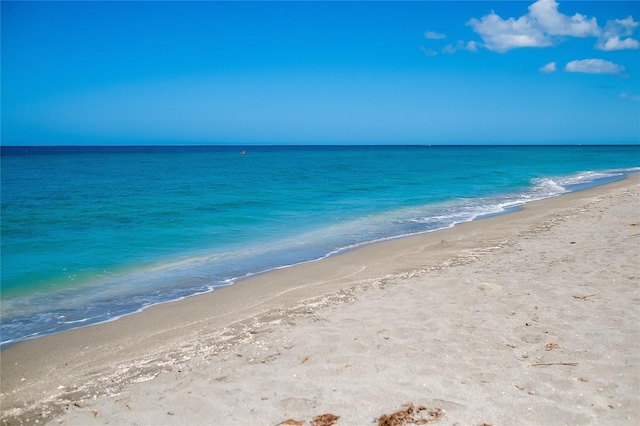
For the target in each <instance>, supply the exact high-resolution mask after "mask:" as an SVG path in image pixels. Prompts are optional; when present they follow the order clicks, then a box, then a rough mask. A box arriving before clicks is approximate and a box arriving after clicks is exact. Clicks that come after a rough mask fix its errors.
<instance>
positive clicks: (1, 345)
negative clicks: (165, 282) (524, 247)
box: [0, 167, 640, 352]
mask: <svg viewBox="0 0 640 426" xmlns="http://www.w3.org/2000/svg"><path fill="white" fill-rule="evenodd" d="M603 173H620V175H618V176H613V177H608V178H604V180H605V181H607V182H605V183H601V184H597V185H594V182H595V181H592V182H589V183H587V184H586V185H587V186H586V187H584V185H585V184H572V185H573V186H577V187H578V189H573V190H568V192H566V193H558V194H554V195H548V196H546V197H544V198H540V199H534V200H532V201H522V202H520V203H518V204H515V205H509V206H507V207H502V208H503V210H502V211H497V212H490V213H481V214H479V215H478V216H476V217H474V218H473V219H468V220H463V221H461V222H454V223H452V224H451V225H449V226H447V227H443V228H436V229H431V230H426V231H417V232H410V233H406V234H401V235H394V236H389V237H381V238H377V239H373V240H368V241H363V242H357V243H354V244H352V245H350V246H345V247H340V248H337V249H335V250H333V251H330V252H328V253H326V254H324V255H322V256H320V257H317V258H312V259H309V260H303V261H300V262H298V263H292V264H284V265H281V266H275V267H271V268H268V269H265V270H262V271H258V272H251V273H247V274H246V275H241V276H237V277H233V278H229V279H227V280H226V281H227V282H228V283H226V284H219V285H217V286H215V287H213V288H210V289H209V290H203V291H198V292H195V293H193V294H188V295H185V296H181V297H178V298H175V299H169V300H163V301H159V302H154V303H151V304H149V305H146V306H142V307H139V308H138V309H136V310H134V311H131V312H128V313H123V314H119V315H117V316H114V317H110V318H107V319H103V320H100V321H98V322H95V323H89V324H86V325H79V326H76V327H73V328H67V329H62V330H59V331H53V332H50V333H47V334H38V335H35V336H30V337H26V338H19V339H17V340H15V339H14V340H8V341H6V342H4V341H0V352H1V351H2V350H5V349H7V348H9V347H11V346H14V345H16V344H18V343H21V342H25V341H30V340H34V339H39V338H42V337H48V336H55V335H58V334H60V333H64V332H68V331H73V330H77V329H81V328H85V327H92V326H95V325H101V324H106V323H109V322H113V321H117V320H119V319H121V318H123V317H127V316H130V315H137V314H139V313H141V312H143V311H145V310H147V309H149V308H153V307H154V306H159V305H164V304H167V303H175V302H179V301H181V300H184V299H188V298H190V297H197V296H201V295H204V294H208V293H211V292H214V291H219V290H221V289H222V288H224V287H227V286H231V285H235V284H236V283H239V282H242V281H245V280H248V279H253V278H256V277H258V276H261V275H263V274H268V273H270V272H273V271H277V270H280V269H287V268H291V267H297V266H299V265H303V264H305V263H313V262H318V261H322V260H324V259H326V258H329V257H333V256H340V255H342V254H345V253H348V252H350V251H353V250H358V249H361V248H363V247H365V246H369V245H373V244H380V243H386V242H388V241H393V240H397V239H403V238H407V237H416V236H420V235H423V234H427V233H431V232H438V231H443V230H447V229H450V228H453V227H455V226H459V225H461V224H463V223H467V222H475V221H478V220H484V219H488V218H491V217H497V216H502V215H507V214H511V213H514V212H517V211H520V210H522V209H523V208H524V207H525V206H526V205H527V204H529V203H531V202H537V201H542V200H546V199H551V198H555V197H559V196H564V195H568V194H572V193H574V192H580V191H584V190H589V189H594V188H598V187H600V186H605V185H608V184H611V183H616V182H620V181H623V180H625V179H627V178H628V177H629V176H632V175H634V174H640V168H638V167H635V168H628V169H615V170H607V171H604V172H603ZM572 185H569V186H572ZM581 186H582V187H581ZM90 319H91V318H89V320H90ZM86 321H87V319H80V320H76V321H73V322H78V323H82V322H86Z"/></svg>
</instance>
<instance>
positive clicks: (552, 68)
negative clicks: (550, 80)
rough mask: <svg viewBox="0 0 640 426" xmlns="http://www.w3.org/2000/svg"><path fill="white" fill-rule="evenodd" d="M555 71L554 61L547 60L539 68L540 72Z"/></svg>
mask: <svg viewBox="0 0 640 426" xmlns="http://www.w3.org/2000/svg"><path fill="white" fill-rule="evenodd" d="M556 71H557V67H556V63H555V62H549V63H548V64H547V65H545V66H543V67H542V68H540V72H544V73H552V72H556Z"/></svg>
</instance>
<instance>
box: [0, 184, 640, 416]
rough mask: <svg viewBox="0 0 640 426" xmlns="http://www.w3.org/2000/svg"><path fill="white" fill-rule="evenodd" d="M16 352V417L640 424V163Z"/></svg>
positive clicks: (5, 405) (7, 398) (11, 386)
mask: <svg viewBox="0 0 640 426" xmlns="http://www.w3.org/2000/svg"><path fill="white" fill-rule="evenodd" d="M1 357H2V359H1V379H2V382H1V390H2V424H21V423H23V422H24V423H29V424H34V423H35V422H36V421H37V422H39V424H42V423H45V422H47V421H48V422H49V423H50V424H54V425H57V424H62V425H105V424H110V425H163V424H167V425H174V424H175V425H185V424H194V425H195V424H210V425H277V424H287V425H295V424H299V425H302V424H304V425H311V424H314V423H313V422H314V421H316V423H315V424H317V425H321V424H326V425H329V424H333V423H335V424H337V425H370V424H378V423H381V424H384V423H383V422H384V421H387V424H390V425H391V424H398V425H400V424H412V423H410V422H409V421H410V420H416V421H419V420H421V419H422V420H424V421H425V422H426V421H430V422H432V423H433V424H438V425H483V424H491V425H564V424H566V425H576V424H599V425H637V424H639V423H640V175H637V174H636V175H632V176H630V177H629V178H628V179H626V180H624V181H621V182H616V183H613V184H610V185H606V186H602V187H599V188H593V189H590V190H585V191H580V192H577V193H572V194H567V195H563V196H560V197H556V198H553V199H548V200H542V201H537V202H533V203H529V204H527V205H526V207H525V208H524V209H522V210H521V211H518V212H514V213H509V214H506V215H502V216H496V217H491V218H486V219H482V220H477V221H474V222H470V223H465V224H461V225H458V226H455V227H454V228H451V229H447V230H442V231H437V232H432V233H427V234H423V235H417V236H412V237H406V238H401V239H397V240H392V241H387V242H384V243H379V244H372V245H368V246H365V247H362V248H360V249H357V250H353V251H350V252H347V253H344V254H341V255H338V256H333V257H330V258H327V259H324V260H321V261H317V262H310V263H306V264H303V265H298V266H295V267H290V268H284V269H280V270H277V271H273V272H270V273H267V274H263V275H259V276H256V277H253V278H251V279H248V280H245V281H243V282H240V283H238V284H235V285H233V286H230V287H227V288H224V289H221V290H218V291H214V292H212V293H209V294H205V295H199V296H195V297H191V298H187V299H184V300H182V301H179V302H174V303H168V304H164V305H159V306H155V307H152V308H149V309H147V310H145V311H143V312H142V313H139V314H135V315H130V316H127V317H124V318H121V319H119V320H117V321H113V322H110V323H106V324H101V325H97V326H92V327H86V328H82V329H78V330H73V331H69V332H65V333H61V334H58V335H54V336H48V337H44V338H40V339H35V340H32V341H27V342H24V343H20V344H17V345H15V346H12V347H10V348H7V349H6V350H3V351H2V353H1ZM393 413H396V414H395V416H394V415H393ZM321 415H326V416H324V417H318V416H321ZM331 415H332V416H334V417H332V416H331ZM387 415H389V417H386V416H387ZM336 417H337V419H336ZM401 418H404V420H405V423H402V422H401V421H400V420H401ZM394 420H398V423H393V421H394ZM413 424H417V423H413ZM425 424H426V423H425Z"/></svg>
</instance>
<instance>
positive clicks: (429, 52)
mask: <svg viewBox="0 0 640 426" xmlns="http://www.w3.org/2000/svg"><path fill="white" fill-rule="evenodd" d="M420 50H422V53H424V54H425V55H427V56H436V55H437V54H438V52H436V51H435V50H433V49H429V48H428V47H424V46H420Z"/></svg>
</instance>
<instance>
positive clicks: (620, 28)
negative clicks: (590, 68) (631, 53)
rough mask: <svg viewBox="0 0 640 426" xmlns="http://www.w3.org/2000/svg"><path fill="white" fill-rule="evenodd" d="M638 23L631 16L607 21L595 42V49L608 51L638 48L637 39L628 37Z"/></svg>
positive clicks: (639, 46)
mask: <svg viewBox="0 0 640 426" xmlns="http://www.w3.org/2000/svg"><path fill="white" fill-rule="evenodd" d="M638 25H639V23H638V22H635V21H634V20H633V18H632V17H631V16H628V17H627V18H625V19H613V20H610V21H607V25H606V26H605V28H604V31H603V33H602V36H601V37H600V40H598V43H596V49H599V50H606V51H610V50H624V49H631V50H634V49H638V48H640V43H638V40H635V39H633V38H631V37H630V36H631V35H633V32H634V31H635V29H636V27H637V26H638ZM623 37H626V38H623Z"/></svg>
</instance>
